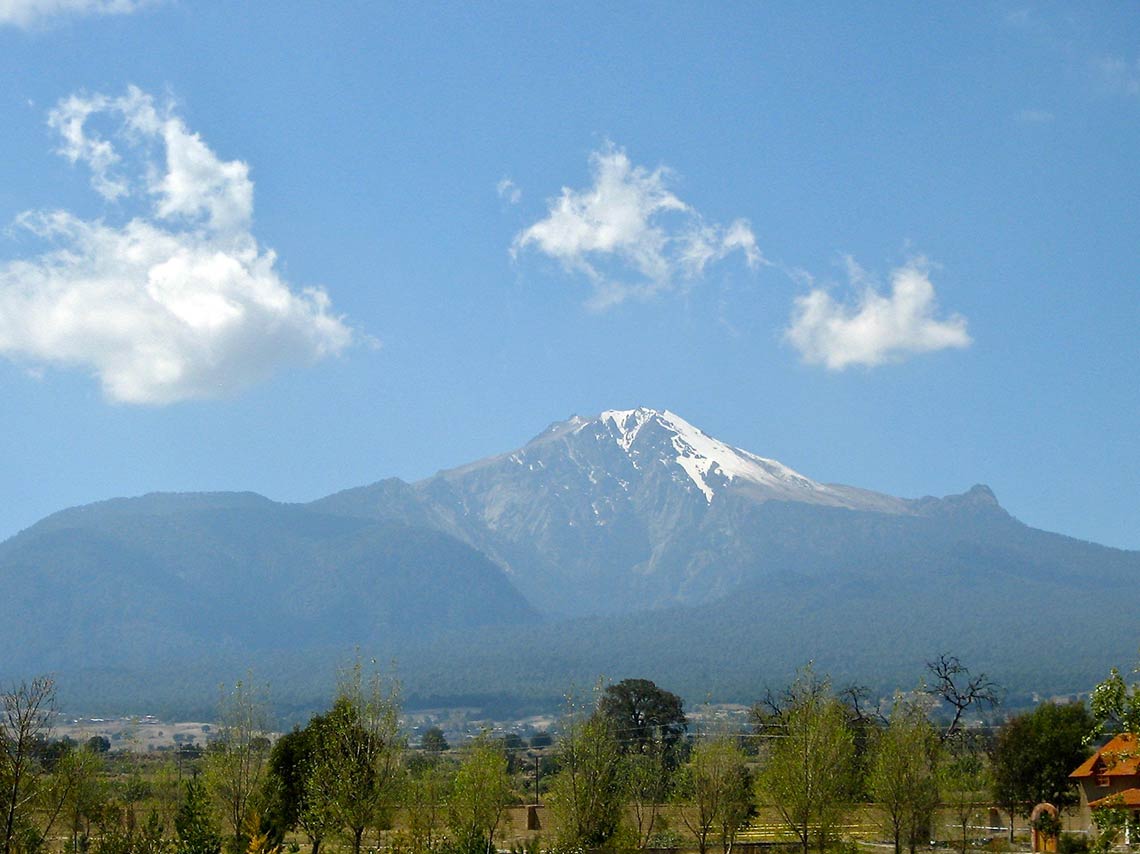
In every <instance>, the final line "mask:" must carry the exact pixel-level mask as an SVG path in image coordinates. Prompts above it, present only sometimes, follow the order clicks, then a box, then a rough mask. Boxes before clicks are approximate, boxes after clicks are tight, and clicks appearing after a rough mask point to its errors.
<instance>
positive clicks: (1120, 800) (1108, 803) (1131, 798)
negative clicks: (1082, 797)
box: [1089, 789, 1140, 810]
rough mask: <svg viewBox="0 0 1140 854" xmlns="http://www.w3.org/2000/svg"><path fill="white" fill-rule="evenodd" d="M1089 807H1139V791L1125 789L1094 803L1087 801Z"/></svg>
mask: <svg viewBox="0 0 1140 854" xmlns="http://www.w3.org/2000/svg"><path fill="white" fill-rule="evenodd" d="M1089 807H1091V808H1092V809H1094V810H1095V809H1099V808H1100V807H1140V789H1125V790H1124V791H1123V792H1117V793H1116V794H1114V795H1107V796H1105V797H1103V798H1099V799H1097V800H1095V801H1089Z"/></svg>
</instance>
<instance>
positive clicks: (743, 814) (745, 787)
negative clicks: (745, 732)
mask: <svg viewBox="0 0 1140 854" xmlns="http://www.w3.org/2000/svg"><path fill="white" fill-rule="evenodd" d="M679 794H680V797H681V806H680V813H681V819H682V821H684V823H685V826H686V827H687V828H689V831H690V832H691V833H692V834H693V836H694V838H695V839H696V841H697V848H698V850H699V851H700V854H705V852H706V851H708V848H709V843H710V841H711V839H712V838H713V835H714V834H715V835H716V837H717V838H719V840H720V845H721V850H722V851H723V852H724V854H730V852H731V851H732V846H733V845H734V844H735V842H736V835H737V833H738V832H739V830H740V828H741V826H743V825H744V823H745V822H746V821H748V818H749V816H751V815H752V813H753V811H754V810H755V804H754V802H753V795H752V774H751V772H750V771H749V769H748V758H747V757H746V756H745V754H744V751H743V750H742V749H741V747H740V745H739V743H738V742H737V741H736V740H735V739H733V738H731V737H729V736H717V737H714V738H710V739H704V740H702V741H699V742H697V744H696V746H695V747H694V748H693V752H692V754H691V755H690V757H689V761H688V763H686V765H685V766H684V768H683V769H682V772H681V782H680V786H679Z"/></svg>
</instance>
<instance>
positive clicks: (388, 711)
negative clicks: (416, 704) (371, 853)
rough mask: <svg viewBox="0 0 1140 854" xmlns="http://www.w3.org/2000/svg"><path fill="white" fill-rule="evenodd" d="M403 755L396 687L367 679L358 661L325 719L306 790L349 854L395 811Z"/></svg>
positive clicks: (375, 675)
mask: <svg viewBox="0 0 1140 854" xmlns="http://www.w3.org/2000/svg"><path fill="white" fill-rule="evenodd" d="M402 754H403V741H402V739H401V737H400V727H399V689H398V686H396V685H395V684H390V685H386V684H385V683H384V681H383V680H382V679H381V677H380V675H379V674H378V673H373V674H371V675H370V676H369V677H367V679H366V678H365V677H364V672H363V668H362V667H361V665H360V663H359V662H357V663H356V665H355V666H354V667H353V669H352V671H350V673H349V675H348V676H347V677H346V678H345V679H343V680H342V682H341V686H340V688H339V691H338V696H337V698H336V701H335V702H334V703H333V707H332V709H331V710H330V711H329V713H328V714H327V715H326V716H325V722H324V724H323V725H322V744H321V747H320V749H319V750H318V751H317V762H316V763H315V766H314V768H313V770H312V774H311V776H310V787H309V796H310V797H311V798H312V799H313V800H312V803H313V805H314V806H315V807H319V808H320V809H321V810H325V809H327V810H329V812H330V814H331V815H332V816H334V817H335V820H336V822H337V824H338V825H339V826H340V827H341V828H344V829H345V830H347V831H348V833H349V835H350V837H351V839H352V854H360V847H361V841H362V839H363V837H364V831H365V830H366V829H367V828H369V827H373V826H376V825H379V824H382V823H383V822H384V821H385V819H386V817H387V816H388V814H389V813H390V811H391V809H392V808H393V807H395V805H396V801H397V792H398V787H399V775H400V768H401V766H400V760H401V757H402Z"/></svg>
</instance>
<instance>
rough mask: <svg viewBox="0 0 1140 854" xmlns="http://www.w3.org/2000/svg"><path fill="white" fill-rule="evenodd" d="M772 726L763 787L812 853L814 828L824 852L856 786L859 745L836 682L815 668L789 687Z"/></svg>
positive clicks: (791, 828)
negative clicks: (833, 687)
mask: <svg viewBox="0 0 1140 854" xmlns="http://www.w3.org/2000/svg"><path fill="white" fill-rule="evenodd" d="M786 698H787V703H786V705H785V706H784V708H782V709H781V711H780V713H779V714H778V716H776V717H775V718H774V719H773V720H772V721H771V722H770V724H769V727H770V729H771V731H772V734H773V737H772V738H771V739H770V740H769V743H768V745H767V750H766V753H767V755H766V757H765V762H764V766H763V770H762V771H761V775H760V780H761V788H762V790H763V791H764V793H765V794H766V795H767V798H768V802H769V803H771V805H772V806H773V807H775V809H776V810H777V812H778V813H779V814H780V816H781V818H782V819H783V821H784V823H785V824H786V825H787V827H788V829H789V830H790V831H791V832H792V833H793V834H794V835H795V836H796V838H797V840H799V843H800V847H801V849H802V850H803V852H804V854H807V851H808V848H809V844H810V841H811V834H812V832H813V830H814V831H815V834H816V843H817V845H818V847H819V850H820V851H821V852H822V851H823V850H824V849H825V847H826V845H827V842H828V840H829V839H830V837H831V834H832V831H833V830H834V827H835V825H836V824H837V822H838V820H839V818H840V817H841V816H842V815H843V813H844V812H845V811H846V809H847V807H848V805H849V802H850V798H851V793H852V791H853V789H854V786H855V780H854V771H853V769H854V759H855V745H854V738H853V737H852V734H851V730H850V728H849V727H848V726H847V715H846V712H845V710H844V708H843V705H842V704H841V703H840V702H839V700H837V699H836V698H835V696H834V694H832V691H831V683H830V681H829V680H827V679H826V678H823V679H821V678H819V677H817V676H816V675H815V673H814V671H813V670H812V668H811V666H810V665H809V666H808V667H806V668H804V669H803V670H802V671H800V674H799V676H798V677H797V679H796V681H795V682H794V683H793V684H792V686H791V687H790V688H789V689H788V691H787V694H786Z"/></svg>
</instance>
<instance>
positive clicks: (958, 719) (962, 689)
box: [926, 654, 1000, 741]
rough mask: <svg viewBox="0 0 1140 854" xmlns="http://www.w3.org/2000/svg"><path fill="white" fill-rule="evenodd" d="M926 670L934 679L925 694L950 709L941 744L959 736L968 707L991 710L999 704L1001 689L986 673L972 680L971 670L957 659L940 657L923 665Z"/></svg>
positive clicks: (945, 656)
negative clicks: (948, 720)
mask: <svg viewBox="0 0 1140 854" xmlns="http://www.w3.org/2000/svg"><path fill="white" fill-rule="evenodd" d="M926 669H927V671H929V673H930V675H931V677H932V678H933V684H932V685H930V687H928V688H927V692H928V693H929V694H930V695H931V696H933V697H937V698H938V699H939V700H941V701H942V702H943V703H944V704H946V705H947V706H949V707H950V714H951V718H950V723H949V724H947V726H946V729H945V730H943V732H942V740H943V741H948V740H950V739H952V738H955V737H956V736H958V735H959V733H960V732H961V724H962V717H963V715H965V714H966V710H967V709H969V708H970V707H971V706H985V707H987V708H991V709H992V708H993V707H994V706H996V705H998V703H999V701H1000V689H999V688H998V685H997V683H996V682H993V681H991V680H990V679H989V678H988V677H987V676H986V674H985V673H979V674H978V675H977V676H971V675H970V670H969V668H968V667H966V666H965V665H964V664H962V662H961V661H959V660H958V658H957V656H953V655H946V654H943V655H940V656H938V658H936V659H935V660H934V661H928V662H927V663H926Z"/></svg>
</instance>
